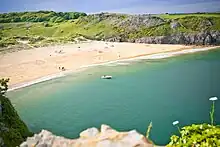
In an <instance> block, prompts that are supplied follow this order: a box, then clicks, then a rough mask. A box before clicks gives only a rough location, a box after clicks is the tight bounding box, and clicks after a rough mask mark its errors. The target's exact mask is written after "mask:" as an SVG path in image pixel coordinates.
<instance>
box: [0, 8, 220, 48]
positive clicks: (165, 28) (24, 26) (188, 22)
mask: <svg viewBox="0 0 220 147" xmlns="http://www.w3.org/2000/svg"><path fill="white" fill-rule="evenodd" d="M157 16H159V17H162V18H163V19H164V21H165V22H164V23H163V24H161V25H155V26H153V25H152V26H151V27H147V26H145V25H143V26H140V27H137V28H136V29H131V28H129V27H130V26H129V25H123V24H127V23H121V22H126V21H127V19H130V15H126V14H110V13H101V14H97V15H88V16H86V14H85V13H78V12H53V11H38V12H20V13H5V14H0V22H9V23H1V27H0V36H1V39H0V47H2V48H4V49H5V47H8V46H11V45H22V44H21V43H19V39H20V38H22V37H27V39H26V40H29V43H30V45H31V46H44V45H47V44H51V43H53V44H55V43H56V42H57V43H66V42H69V41H74V37H73V36H77V35H78V36H79V34H80V36H84V37H85V38H87V39H92V40H105V39H108V38H112V37H118V36H120V37H121V38H122V39H121V40H122V41H126V40H128V39H131V40H134V39H137V38H142V37H146V36H166V35H171V34H174V33H198V32H201V31H202V30H218V31H219V30H220V13H214V14H185V15H184V14H164V15H157ZM164 16H169V17H166V18H164ZM16 17H18V18H19V19H17V20H13V21H11V19H12V18H16ZM134 17H135V16H134ZM9 18H10V21H5V20H7V19H9ZM153 18H155V16H153V17H152V19H153ZM1 20H4V21H1ZM18 20H20V21H19V22H17V21H18ZM134 20H135V19H134ZM134 20H132V19H130V20H129V22H130V21H134ZM15 21H16V23H15ZM152 22H153V21H152ZM172 22H177V23H178V24H179V26H178V27H177V28H171V24H172ZM130 23H131V24H132V22H130ZM130 23H129V24H130ZM119 24H121V25H119ZM132 27H134V28H135V26H132ZM15 36H17V37H20V38H14V37H15ZM37 37H39V38H42V39H41V40H39V39H36V38H37ZM44 43H45V44H44ZM22 47H23V46H22ZM25 47H30V46H25ZM2 50H3V49H2Z"/></svg>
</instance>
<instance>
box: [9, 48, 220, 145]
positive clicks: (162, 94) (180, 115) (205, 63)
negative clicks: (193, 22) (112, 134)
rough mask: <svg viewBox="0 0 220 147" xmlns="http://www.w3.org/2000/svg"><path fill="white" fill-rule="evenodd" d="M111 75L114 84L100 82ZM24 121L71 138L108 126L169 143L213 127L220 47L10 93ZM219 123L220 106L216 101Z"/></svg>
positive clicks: (219, 88) (219, 87)
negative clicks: (197, 126)
mask: <svg viewBox="0 0 220 147" xmlns="http://www.w3.org/2000/svg"><path fill="white" fill-rule="evenodd" d="M103 74H109V75H112V76H113V77H114V79H112V80H101V79H100V76H101V75H103ZM8 96H9V97H10V98H11V100H12V103H13V104H14V106H15V107H16V109H17V111H18V112H19V114H20V116H21V117H22V119H23V120H24V121H25V122H26V123H27V125H28V126H29V128H30V129H31V130H32V131H34V132H39V131H40V130H41V129H47V130H50V131H52V132H53V133H55V134H57V135H63V136H66V137H69V138H74V137H77V136H78V134H79V133H80V132H81V131H82V130H84V129H86V128H88V127H93V126H95V127H100V125H101V124H108V125H110V126H112V127H113V128H115V129H117V130H120V131H126V130H131V129H136V130H138V131H139V132H141V133H143V134H145V132H146V129H147V126H148V124H149V123H150V121H152V122H153V129H152V132H151V136H150V137H151V139H152V140H153V141H154V142H155V143H156V144H167V143H168V142H169V136H171V134H176V133H177V129H176V128H175V127H173V126H172V122H173V121H174V120H179V121H180V126H184V125H189V124H191V123H202V122H205V123H208V122H209V110H210V105H211V102H210V101H209V100H208V98H209V97H211V96H218V97H219V98H220V49H218V50H214V51H206V52H200V53H195V54H189V55H182V56H178V57H171V58H167V59H159V60H142V61H137V62H131V64H129V65H118V66H114V64H112V66H99V67H94V68H90V69H87V70H86V71H83V72H80V73H75V74H72V75H70V76H67V77H63V78H60V79H55V80H52V81H48V82H44V83H40V84H36V85H33V86H30V87H26V88H23V89H20V90H16V91H13V92H9V93H8ZM215 118H216V121H215V122H216V123H217V124H220V102H219V101H218V102H217V103H216V117H215Z"/></svg>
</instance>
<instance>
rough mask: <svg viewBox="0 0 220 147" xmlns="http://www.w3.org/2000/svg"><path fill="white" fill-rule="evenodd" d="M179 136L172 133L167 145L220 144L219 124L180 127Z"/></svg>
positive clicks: (178, 146)
mask: <svg viewBox="0 0 220 147" xmlns="http://www.w3.org/2000/svg"><path fill="white" fill-rule="evenodd" d="M180 133H181V136H180V137H179V136H176V135H173V136H172V137H171V138H170V139H171V142H170V143H169V144H168V145H167V146H168V147H173V146H175V147H192V146H200V147H218V146H220V126H212V125H208V124H200V125H194V124H193V125H191V126H186V127H183V128H182V129H181V132H180Z"/></svg>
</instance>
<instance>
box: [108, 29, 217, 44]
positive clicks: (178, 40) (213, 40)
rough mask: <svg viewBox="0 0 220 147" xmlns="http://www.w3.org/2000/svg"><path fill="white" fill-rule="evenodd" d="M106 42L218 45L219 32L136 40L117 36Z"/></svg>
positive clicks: (179, 34)
mask: <svg viewBox="0 0 220 147" xmlns="http://www.w3.org/2000/svg"><path fill="white" fill-rule="evenodd" d="M106 41H110V42H133V43H134V42H135V43H149V44H186V45H220V31H202V32H200V33H176V34H172V35H167V36H152V37H142V38H137V39H127V38H126V37H125V36H118V37H113V38H109V39H107V40H106Z"/></svg>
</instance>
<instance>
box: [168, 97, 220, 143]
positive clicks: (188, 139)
mask: <svg viewBox="0 0 220 147" xmlns="http://www.w3.org/2000/svg"><path fill="white" fill-rule="evenodd" d="M209 100H210V101H212V107H211V111H210V120H211V124H197V125H195V124H192V125H191V126H185V127H183V128H182V129H181V130H180V129H179V127H178V126H177V128H178V130H179V132H180V136H177V135H173V136H171V138H170V139H171V141H170V143H169V144H168V145H167V147H173V146H174V147H219V146H220V126H219V125H216V126H215V125H214V112H215V109H214V108H215V107H214V106H215V105H214V104H215V101H216V100H218V98H217V97H212V98H210V99H209ZM178 123H179V121H175V122H173V125H178Z"/></svg>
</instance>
